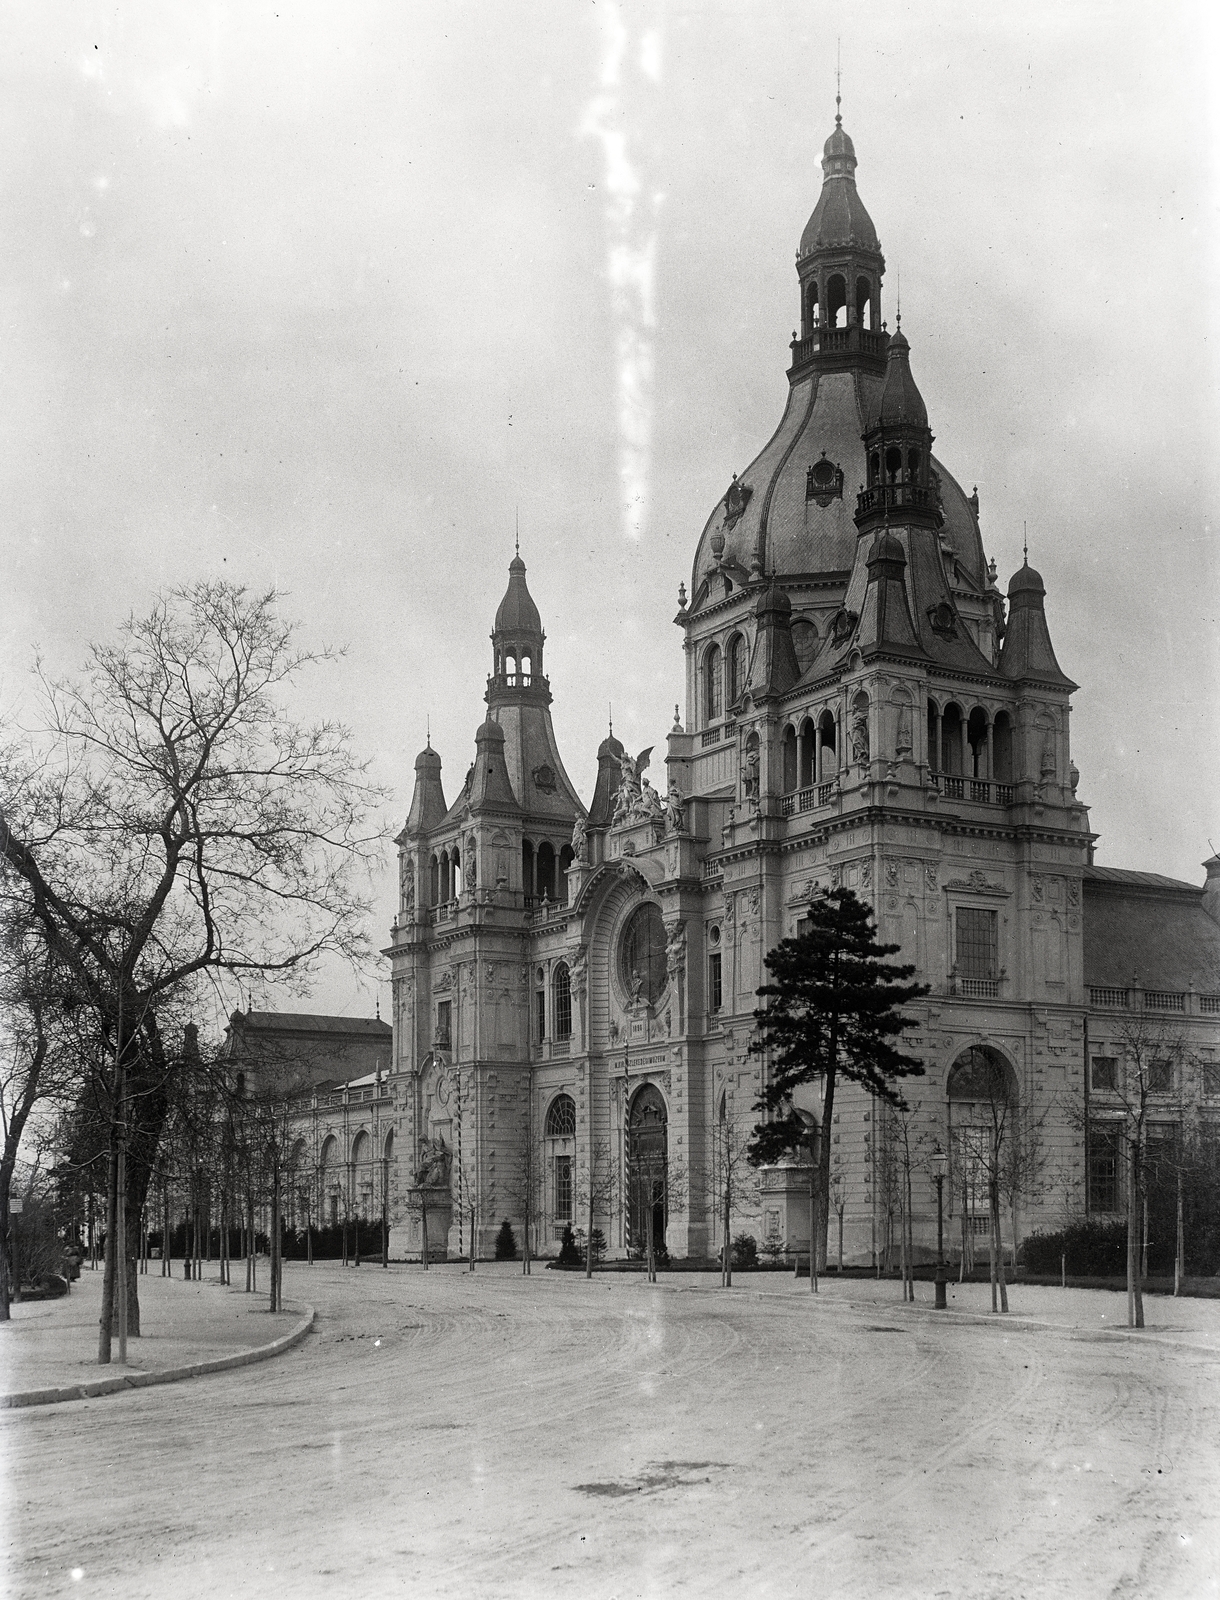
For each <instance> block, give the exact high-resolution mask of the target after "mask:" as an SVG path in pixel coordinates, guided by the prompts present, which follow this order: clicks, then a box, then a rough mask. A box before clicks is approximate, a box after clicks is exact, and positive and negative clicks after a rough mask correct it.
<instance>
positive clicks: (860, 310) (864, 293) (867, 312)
mask: <svg viewBox="0 0 1220 1600" xmlns="http://www.w3.org/2000/svg"><path fill="white" fill-rule="evenodd" d="M872 307H873V286H872V284H871V283H869V281H868V279H867V278H857V279H856V321H857V322H858V323H859V324H860V326H861V327H862V328H871V327H872V325H873V324H872Z"/></svg>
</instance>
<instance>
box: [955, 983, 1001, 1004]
mask: <svg viewBox="0 0 1220 1600" xmlns="http://www.w3.org/2000/svg"><path fill="white" fill-rule="evenodd" d="M957 992H958V994H959V995H960V996H961V997H962V999H963V1000H998V999H999V998H1000V980H999V979H998V978H958V980H957Z"/></svg>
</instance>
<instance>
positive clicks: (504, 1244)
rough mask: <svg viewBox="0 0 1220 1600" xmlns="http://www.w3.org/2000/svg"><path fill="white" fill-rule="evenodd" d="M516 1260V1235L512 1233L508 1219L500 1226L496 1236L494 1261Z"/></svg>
mask: <svg viewBox="0 0 1220 1600" xmlns="http://www.w3.org/2000/svg"><path fill="white" fill-rule="evenodd" d="M516 1259H517V1235H516V1234H515V1233H514V1232H513V1229H512V1224H511V1223H510V1222H509V1220H508V1218H507V1217H505V1219H504V1221H503V1222H502V1223H501V1224H500V1231H499V1233H498V1234H496V1260H497V1261H515V1260H516Z"/></svg>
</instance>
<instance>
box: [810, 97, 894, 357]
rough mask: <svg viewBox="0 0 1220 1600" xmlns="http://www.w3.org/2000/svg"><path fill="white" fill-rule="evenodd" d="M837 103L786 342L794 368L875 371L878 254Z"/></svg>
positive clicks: (879, 341) (881, 341) (881, 264)
mask: <svg viewBox="0 0 1220 1600" xmlns="http://www.w3.org/2000/svg"><path fill="white" fill-rule="evenodd" d="M838 107H839V97H838V96H837V95H836V96H835V126H834V132H833V133H832V134H831V136H830V138H829V139H827V141H826V144H825V147H824V149H823V151H822V173H823V177H822V192H821V194H820V195H819V196H818V203H817V205H816V206H815V207H814V208H813V215H812V216H811V217H810V218H809V221H808V222H807V223H806V224H805V231H804V233H802V234H801V243H800V248H799V249H798V250H797V253H796V275H797V279H798V281H799V283H800V286H801V331H800V335H799V337H796V336H794V338H793V341H792V370H793V372H794V373H795V372H796V371H797V369H799V368H804V367H806V366H808V365H810V364H814V365H817V366H819V367H838V366H852V365H857V364H860V365H865V366H868V367H872V368H876V369H878V370H879V368H880V365H881V361H882V359H883V357H884V354H885V334H884V333H883V331H882V328H881V279H882V277H883V276H884V273H885V257H884V256H883V255H882V254H881V243H880V240H879V239H878V238H877V230H876V228H874V227H873V220H872V218H871V217H870V216H869V214H868V212H867V211H866V210H865V207H864V202H863V200H861V198H860V195H859V193H858V191H857V189H856V151H855V147H854V146H853V144H852V142H851V139H850V138H849V137H848V135H847V133H846V132H845V131H844V128H843V118H842V117H841V116H840V115H839V114H838Z"/></svg>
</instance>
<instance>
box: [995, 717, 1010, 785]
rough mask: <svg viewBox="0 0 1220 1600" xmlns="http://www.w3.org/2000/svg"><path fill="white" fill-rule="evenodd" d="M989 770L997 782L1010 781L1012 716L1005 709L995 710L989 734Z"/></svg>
mask: <svg viewBox="0 0 1220 1600" xmlns="http://www.w3.org/2000/svg"><path fill="white" fill-rule="evenodd" d="M991 770H992V773H993V775H994V777H995V780H996V782H997V783H1011V782H1012V781H1013V776H1012V718H1011V717H1010V716H1009V715H1008V713H1007V711H997V712H996V718H995V725H994V727H993V729H992V734H991Z"/></svg>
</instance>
